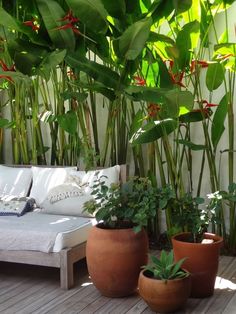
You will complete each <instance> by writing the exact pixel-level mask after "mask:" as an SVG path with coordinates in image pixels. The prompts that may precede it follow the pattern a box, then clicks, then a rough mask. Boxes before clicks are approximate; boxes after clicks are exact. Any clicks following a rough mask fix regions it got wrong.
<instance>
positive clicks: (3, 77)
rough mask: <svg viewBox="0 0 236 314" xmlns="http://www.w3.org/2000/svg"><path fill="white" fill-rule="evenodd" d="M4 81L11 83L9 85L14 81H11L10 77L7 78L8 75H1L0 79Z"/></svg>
mask: <svg viewBox="0 0 236 314" xmlns="http://www.w3.org/2000/svg"><path fill="white" fill-rule="evenodd" d="M1 78H2V79H5V80H8V81H9V82H11V83H13V82H14V81H13V79H12V78H11V77H10V76H8V75H1V74H0V79H1Z"/></svg>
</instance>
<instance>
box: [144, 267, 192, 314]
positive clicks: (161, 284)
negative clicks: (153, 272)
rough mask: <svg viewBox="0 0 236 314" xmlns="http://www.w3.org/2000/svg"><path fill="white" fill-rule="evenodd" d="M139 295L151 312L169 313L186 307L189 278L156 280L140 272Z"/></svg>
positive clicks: (189, 287)
mask: <svg viewBox="0 0 236 314" xmlns="http://www.w3.org/2000/svg"><path fill="white" fill-rule="evenodd" d="M138 287H139V294H140V295H141V297H142V298H143V299H144V301H145V302H146V303H147V304H148V305H149V306H150V308H151V309H152V311H154V312H161V313H170V312H173V311H176V310H179V309H181V308H184V306H185V305H186V302H187V299H188V297H189V295H190V290H191V276H190V274H188V276H187V277H185V278H179V279H173V280H167V281H163V280H158V279H154V278H150V277H147V276H145V270H143V271H141V273H140V275H139V281H138Z"/></svg>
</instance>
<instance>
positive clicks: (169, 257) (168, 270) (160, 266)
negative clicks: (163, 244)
mask: <svg viewBox="0 0 236 314" xmlns="http://www.w3.org/2000/svg"><path fill="white" fill-rule="evenodd" d="M150 258H151V263H150V264H148V265H146V266H143V268H144V270H145V271H147V273H148V274H151V277H152V278H155V279H159V280H163V281H165V282H166V281H167V280H174V279H178V278H184V277H187V276H189V273H188V272H186V271H185V270H182V269H181V266H182V264H183V263H184V261H185V259H186V258H182V259H181V260H179V261H178V262H176V263H175V262H174V254H173V251H170V252H169V253H168V252H166V251H164V250H163V251H161V256H160V259H158V258H157V257H156V256H154V255H151V256H150ZM144 274H146V272H145V273H144Z"/></svg>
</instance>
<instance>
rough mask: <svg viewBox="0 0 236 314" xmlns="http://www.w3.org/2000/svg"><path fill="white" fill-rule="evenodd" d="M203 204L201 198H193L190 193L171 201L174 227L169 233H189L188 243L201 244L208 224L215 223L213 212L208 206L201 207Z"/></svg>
mask: <svg viewBox="0 0 236 314" xmlns="http://www.w3.org/2000/svg"><path fill="white" fill-rule="evenodd" d="M204 202H205V200H204V199H203V198H201V197H193V196H192V195H191V194H190V193H186V194H185V195H184V196H183V197H182V198H179V199H177V198H175V199H173V200H172V202H171V207H172V211H173V212H172V219H173V225H174V227H173V228H172V229H171V230H170V232H171V233H172V234H176V233H178V232H181V231H184V232H190V234H191V236H190V238H189V241H190V242H195V243H196V242H201V241H202V239H203V237H204V232H206V231H207V228H208V226H209V224H210V223H212V222H216V215H215V211H214V210H213V209H212V208H210V207H209V206H203V204H204Z"/></svg>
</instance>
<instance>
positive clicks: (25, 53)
mask: <svg viewBox="0 0 236 314" xmlns="http://www.w3.org/2000/svg"><path fill="white" fill-rule="evenodd" d="M8 50H9V53H10V55H11V57H12V59H13V60H14V62H15V65H16V68H17V69H18V70H19V71H21V72H22V73H23V74H27V75H29V76H31V75H34V74H35V72H36V68H37V67H38V66H39V64H40V63H41V62H42V59H43V58H45V57H46V56H47V54H48V50H47V49H45V48H44V47H40V46H38V45H36V44H32V43H30V42H29V41H28V40H24V39H16V40H14V41H11V42H9V43H8Z"/></svg>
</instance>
